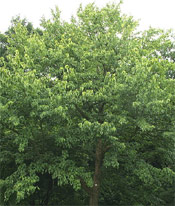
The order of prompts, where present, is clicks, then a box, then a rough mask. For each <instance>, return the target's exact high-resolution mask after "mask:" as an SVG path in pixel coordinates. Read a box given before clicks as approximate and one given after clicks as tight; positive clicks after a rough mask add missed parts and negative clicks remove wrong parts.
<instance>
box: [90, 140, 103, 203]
mask: <svg viewBox="0 0 175 206" xmlns="http://www.w3.org/2000/svg"><path fill="white" fill-rule="evenodd" d="M102 159H103V152H102V140H101V139H99V140H98V142H97V146H96V154H95V173H94V184H93V188H92V189H91V193H90V201H89V206H98V199H99V191H100V175H101V164H102Z"/></svg>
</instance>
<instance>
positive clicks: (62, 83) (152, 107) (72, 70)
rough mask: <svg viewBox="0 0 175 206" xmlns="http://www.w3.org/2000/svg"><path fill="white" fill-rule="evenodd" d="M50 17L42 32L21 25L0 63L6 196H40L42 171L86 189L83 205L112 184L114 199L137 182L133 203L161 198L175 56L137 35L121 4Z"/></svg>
mask: <svg viewBox="0 0 175 206" xmlns="http://www.w3.org/2000/svg"><path fill="white" fill-rule="evenodd" d="M52 14H53V18H52V20H45V19H43V20H42V26H43V31H42V35H39V34H38V33H37V32H33V33H31V34H29V33H28V31H27V29H26V27H25V26H23V25H22V24H20V23H18V24H17V25H16V26H15V28H14V31H15V32H14V34H13V36H9V38H8V42H9V47H8V54H9V55H8V56H7V59H8V61H5V60H4V59H3V58H2V59H1V65H2V67H1V77H0V81H1V91H0V98H1V105H0V111H1V119H0V127H1V154H2V159H1V164H2V170H1V173H2V174H1V182H0V186H1V188H2V191H3V193H2V199H3V201H4V200H6V201H8V200H11V201H15V202H16V203H19V202H20V201H22V200H23V199H26V198H27V196H29V195H31V194H32V193H36V192H37V191H38V190H39V184H38V182H39V180H40V179H41V178H43V176H44V177H45V178H44V180H45V181H46V182H47V180H48V182H49V178H51V180H54V181H56V182H57V184H58V185H59V186H63V187H64V185H69V186H72V187H73V189H74V190H80V189H84V191H86V193H87V194H88V196H89V205H98V202H99V198H102V195H104V200H103V202H104V201H105V198H106V197H107V195H108V192H109V191H105V190H106V188H108V187H111V188H112V189H114V188H116V187H117V192H116V193H115V192H114V190H113V194H114V196H115V198H114V199H115V202H113V203H114V204H116V201H118V204H120V205H122V204H125V203H126V202H127V200H126V197H125V195H124V192H123V193H122V194H121V192H118V191H123V190H124V191H127V186H128V187H129V186H130V187H132V186H136V185H139V186H137V188H138V189H139V195H143V198H140V196H137V195H136V193H137V191H134V190H132V192H133V193H132V192H130V191H127V194H128V196H129V198H130V201H131V202H132V204H133V205H138V204H143V205H147V204H152V205H153V204H154V205H155V204H160V203H161V204H166V198H164V195H160V191H161V192H162V193H164V192H165V190H166V189H167V188H168V189H169V188H171V187H172V184H173V181H174V177H175V168H174V155H175V153H174V122H175V119H174V116H173V115H172V114H173V112H174V109H175V108H174V100H175V99H174V93H173V91H174V87H175V84H174V79H173V78H167V72H168V71H169V70H173V69H174V62H172V61H169V60H168V59H166V58H165V56H164V55H159V56H155V50H157V51H159V50H158V49H159V48H163V46H164V45H165V44H164V43H163V44H162V45H161V44H160V42H159V41H156V43H155V45H153V44H152V46H154V47H153V48H152V47H151V46H150V42H149V40H150V38H148V40H147V39H146V37H145V36H144V35H143V36H142V37H139V36H140V35H138V34H137V33H136V32H134V31H135V28H136V25H137V22H135V21H134V20H133V19H132V17H127V16H125V15H123V16H122V15H121V12H120V7H119V5H107V6H106V7H104V8H102V9H99V8H97V7H96V6H95V5H94V4H89V5H88V6H87V7H86V8H85V9H83V8H82V7H81V6H80V9H79V10H78V13H77V16H78V19H77V20H76V19H74V18H72V20H71V23H67V22H61V21H60V12H59V10H58V9H56V11H55V12H54V11H53V12H52ZM149 32H150V33H151V31H149ZM149 32H148V33H149ZM161 35H162V34H161ZM12 157H13V158H12ZM7 168H10V170H9V173H8V172H7V171H6V170H7ZM45 175H46V176H47V178H46V176H45ZM110 175H111V177H109V176H110ZM120 177H121V179H120ZM112 178H114V180H115V182H113V179H112ZM109 183H110V185H109ZM48 184H49V183H48ZM124 184H126V187H125V185H124ZM149 191H151V193H150V192H149ZM100 194H101V196H100ZM109 194H112V193H109ZM116 195H117V196H116ZM133 197H136V199H135V198H133ZM100 201H101V200H100ZM108 201H110V198H109V199H108ZM46 202H47V203H46ZM43 204H49V199H47V201H45V202H44V203H43Z"/></svg>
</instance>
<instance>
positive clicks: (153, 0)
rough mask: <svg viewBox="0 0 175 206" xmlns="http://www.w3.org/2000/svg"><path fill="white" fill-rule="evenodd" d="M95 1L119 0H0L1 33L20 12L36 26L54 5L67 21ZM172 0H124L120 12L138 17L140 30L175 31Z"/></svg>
mask: <svg viewBox="0 0 175 206" xmlns="http://www.w3.org/2000/svg"><path fill="white" fill-rule="evenodd" d="M92 2H95V4H96V5H97V6H99V7H103V6H105V5H106V3H119V0H112V1H110V0H1V4H0V5H1V6H0V32H5V31H6V30H7V29H8V27H9V26H10V21H11V19H12V17H15V16H17V15H20V16H21V17H22V18H26V19H27V20H28V21H30V22H32V23H33V25H34V26H35V27H38V26H39V24H40V20H41V18H42V17H43V16H45V17H46V18H49V17H51V9H54V8H55V6H56V5H57V6H58V7H59V9H60V10H61V18H62V19H64V20H66V21H68V20H69V19H70V17H71V15H75V14H76V11H77V9H78V7H79V5H80V3H82V5H83V6H85V5H86V4H88V3H92ZM174 9H175V0H123V4H122V6H121V10H122V13H125V14H128V15H131V16H133V17H134V19H135V20H140V23H139V24H140V26H139V29H140V30H145V29H148V28H149V27H150V26H151V27H155V28H162V29H174V30H175V11H174Z"/></svg>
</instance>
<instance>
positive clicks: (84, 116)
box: [74, 103, 90, 120]
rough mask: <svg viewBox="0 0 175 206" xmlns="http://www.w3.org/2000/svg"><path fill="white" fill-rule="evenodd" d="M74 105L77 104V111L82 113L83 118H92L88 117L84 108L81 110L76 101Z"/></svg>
mask: <svg viewBox="0 0 175 206" xmlns="http://www.w3.org/2000/svg"><path fill="white" fill-rule="evenodd" d="M74 106H75V108H76V109H77V111H78V112H79V113H80V115H81V116H82V117H83V118H85V119H87V120H89V119H90V118H89V117H88V115H87V114H86V113H84V112H83V110H81V109H80V108H79V107H78V106H77V105H76V104H75V103H74Z"/></svg>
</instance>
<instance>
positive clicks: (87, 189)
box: [79, 177, 92, 195]
mask: <svg viewBox="0 0 175 206" xmlns="http://www.w3.org/2000/svg"><path fill="white" fill-rule="evenodd" d="M79 179H80V183H81V187H82V188H83V189H84V190H85V191H86V192H87V193H88V194H89V195H90V194H91V193H92V189H91V188H90V187H88V186H87V184H86V182H85V181H84V180H83V179H82V178H81V177H79Z"/></svg>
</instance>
